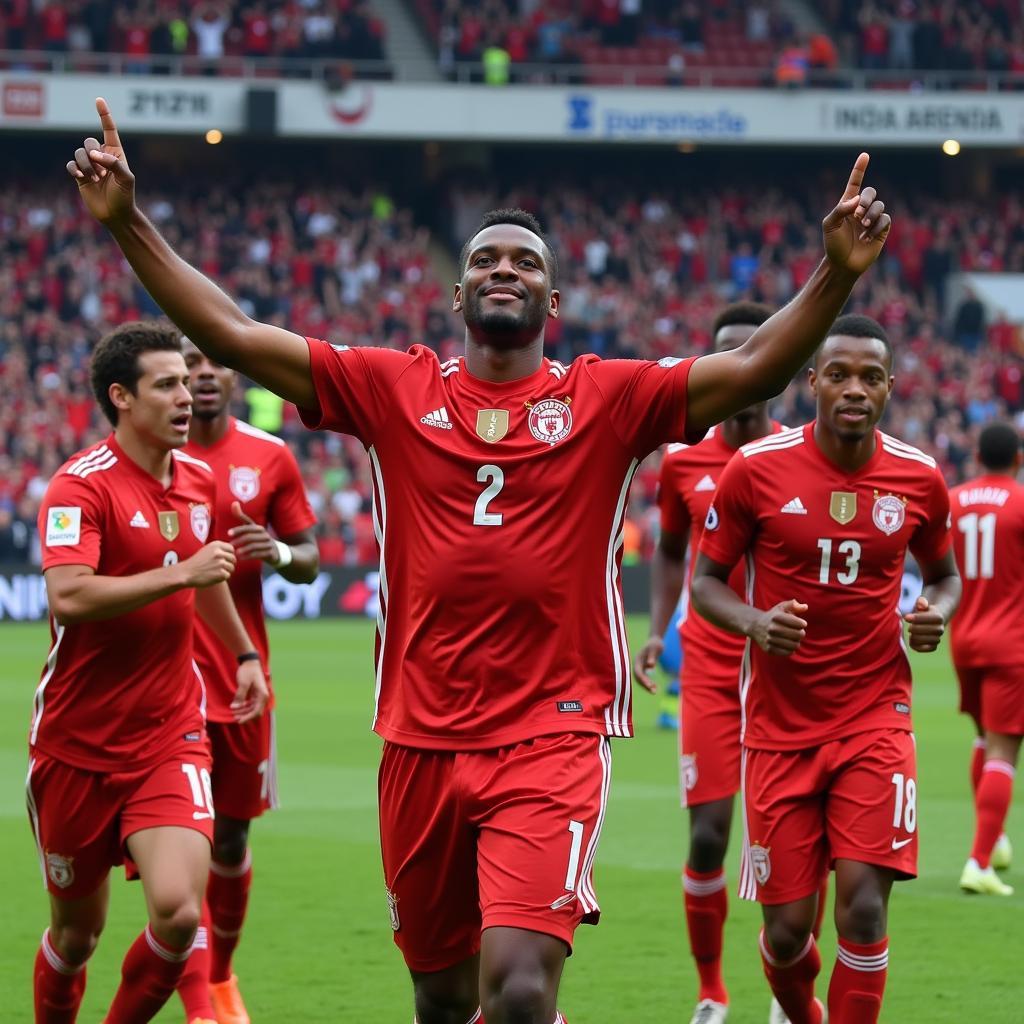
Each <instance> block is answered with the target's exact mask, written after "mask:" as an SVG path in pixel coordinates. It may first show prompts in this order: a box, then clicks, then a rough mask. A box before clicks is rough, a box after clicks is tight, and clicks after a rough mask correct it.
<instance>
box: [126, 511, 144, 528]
mask: <svg viewBox="0 0 1024 1024" xmlns="http://www.w3.org/2000/svg"><path fill="white" fill-rule="evenodd" d="M128 525H129V526H134V527H135V528H136V529H138V530H148V529H149V523H148V522H147V521H146V517H145V516H144V515H143V514H142V509H139V510H138V511H137V512H136V513H135V515H133V516H132V521H131V522H130V523H129V524H128Z"/></svg>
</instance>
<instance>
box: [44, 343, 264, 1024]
mask: <svg viewBox="0 0 1024 1024" xmlns="http://www.w3.org/2000/svg"><path fill="white" fill-rule="evenodd" d="M91 372H92V387H93V391H94V393H95V395H96V399H97V401H98V402H99V404H100V406H101V408H102V409H103V412H104V413H105V414H106V416H107V418H108V419H109V420H110V422H111V423H112V424H113V426H114V430H113V433H112V434H111V435H110V436H109V437H108V438H107V439H106V440H105V441H103V442H101V443H100V444H97V445H93V446H92V447H91V448H88V449H86V450H84V451H82V452H79V453H78V454H77V455H75V456H73V457H72V458H71V459H70V460H69V461H68V462H66V463H65V464H64V465H63V466H62V467H61V468H60V469H59V470H58V471H57V474H56V475H55V476H54V478H53V480H52V481H51V482H50V486H49V487H48V489H47V491H46V495H45V497H44V498H43V502H42V505H41V507H40V512H39V534H40V538H41V541H42V547H43V571H44V575H45V578H46V592H47V597H48V599H49V604H50V625H51V631H52V635H53V646H52V647H51V649H50V654H49V657H48V658H47V660H46V667H45V669H44V671H43V675H42V679H41V681H40V683H39V687H38V689H37V690H36V696H35V704H34V709H33V716H32V725H31V732H30V736H29V750H30V761H29V772H28V781H27V797H28V810H29V817H30V819H31V823H32V828H33V831H34V833H35V838H36V843H37V845H38V848H39V862H40V866H41V868H42V870H43V876H44V878H45V881H46V886H47V889H48V890H49V893H50V927H49V928H48V929H47V931H46V932H45V933H44V934H43V941H42V945H41V947H40V950H39V952H38V954H37V956H36V962H35V972H34V987H35V1019H36V1024H69V1022H72V1021H74V1020H75V1018H76V1016H77V1013H78V1007H79V1004H80V1003H81V1000H82V994H83V992H84V991H85V965H86V961H87V960H88V959H89V956H90V955H91V953H92V951H93V949H94V948H95V946H96V942H97V940H98V939H99V935H100V932H101V931H102V930H103V923H104V919H105V917H106V910H107V901H108V896H109V889H110V887H109V880H108V875H109V872H110V868H111V867H112V866H113V865H115V864H120V863H122V862H124V863H125V864H126V868H127V871H128V873H129V875H133V874H137V875H138V877H140V878H141V879H142V887H143V889H144V891H145V894H146V905H147V908H148V910H149V924H148V925H147V927H146V929H145V931H144V932H143V933H142V934H141V935H140V936H139V937H138V939H137V940H136V941H135V943H134V945H132V947H131V948H130V949H129V950H128V954H127V956H126V957H125V960H124V966H123V968H122V978H121V986H120V988H119V989H118V991H117V994H116V996H115V997H114V1001H113V1003H112V1004H111V1007H110V1009H109V1011H108V1012H107V1016H106V1018H105V1021H106V1024H140V1022H143V1021H148V1020H150V1019H151V1018H152V1017H153V1016H155V1015H156V1013H157V1011H158V1010H159V1009H160V1007H161V1006H163V1004H164V1003H165V1002H166V1001H167V999H168V997H169V996H170V995H171V993H172V992H173V991H174V988H175V985H176V984H177V982H178V979H179V978H180V976H181V973H182V971H183V969H184V967H185V962H186V960H187V958H188V956H189V950H190V948H191V946H192V940H193V936H194V935H195V933H196V928H197V925H198V922H199V914H200V904H201V902H202V898H203V889H204V887H205V885H206V877H207V874H208V872H209V866H210V840H211V838H212V836H213V804H212V795H211V792H210V755H209V748H208V745H207V739H206V735H205V730H204V724H205V723H204V709H205V703H206V695H205V692H204V690H203V684H202V679H201V677H199V675H198V674H197V671H196V667H195V663H194V662H193V660H192V632H193V619H194V617H195V612H198V613H199V615H200V616H201V617H202V618H203V620H204V621H205V623H206V625H207V626H208V627H209V628H210V629H211V630H213V631H215V632H216V633H217V635H218V636H220V637H221V638H222V642H223V643H224V644H225V645H226V646H227V648H228V649H229V650H230V652H231V656H232V657H233V659H235V661H236V663H237V667H236V670H235V681H236V684H237V688H236V689H235V692H234V694H233V696H232V699H231V704H230V706H231V712H232V715H233V716H234V718H235V720H236V721H238V722H240V723H244V722H248V721H251V720H253V719H256V718H258V716H259V715H260V714H261V713H262V711H263V707H264V704H265V703H266V698H267V688H266V682H265V680H264V678H263V673H262V670H261V667H260V657H259V654H258V653H256V651H255V650H254V649H253V645H252V643H251V642H250V640H249V637H248V635H247V634H246V631H245V628H244V626H243V625H242V622H241V620H240V619H239V617H238V614H237V612H236V611H235V608H234V605H233V604H232V602H231V596H230V592H229V590H228V587H227V585H226V580H227V579H228V577H229V576H230V575H231V572H232V570H233V569H234V567H235V561H236V555H235V552H234V549H233V548H232V546H231V545H230V544H228V543H225V542H224V541H219V540H211V539H210V533H211V530H212V529H213V524H214V514H215V490H214V481H213V475H212V473H211V472H210V469H209V467H208V466H207V465H206V464H205V463H203V462H200V461H198V460H197V459H194V458H192V457H191V456H189V455H185V454H184V453H183V452H182V451H180V449H181V448H182V447H183V446H184V444H185V442H186V441H187V440H188V429H189V419H190V413H191V408H192V396H191V395H190V394H189V390H188V370H187V368H186V367H185V360H184V359H183V358H182V354H181V343H180V340H179V335H178V332H177V331H175V330H173V329H172V328H170V327H162V326H159V325H156V324H145V323H133V324H125V325H124V326H123V327H120V328H118V329H117V330H115V331H113V332H112V333H111V334H109V335H107V336H106V337H105V338H104V339H103V340H102V341H101V342H100V343H99V344H98V345H97V346H96V350H95V351H94V353H93V357H92V371H91Z"/></svg>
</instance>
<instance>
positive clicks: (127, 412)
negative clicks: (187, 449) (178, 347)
mask: <svg viewBox="0 0 1024 1024" xmlns="http://www.w3.org/2000/svg"><path fill="white" fill-rule="evenodd" d="M139 369H140V370H141V371H142V372H141V375H140V376H139V380H138V383H137V384H136V385H135V390H134V391H130V390H129V389H128V388H126V387H125V386H124V385H123V384H114V385H112V386H111V389H110V398H111V400H112V401H113V403H114V405H115V406H116V407H117V410H118V421H117V427H118V430H120V429H122V428H126V429H129V430H131V431H132V432H133V433H134V434H135V435H136V436H137V437H138V438H139V439H140V440H142V441H143V442H145V443H146V444H150V445H152V446H153V447H155V448H164V449H167V450H170V449H171V448H181V447H182V446H183V445H184V444H185V443H186V442H187V441H188V425H189V422H190V421H191V419H192V393H191V392H190V391H189V389H188V367H186V366H185V360H184V358H183V357H182V355H181V353H180V352H160V351H153V352H143V353H142V354H141V355H140V356H139Z"/></svg>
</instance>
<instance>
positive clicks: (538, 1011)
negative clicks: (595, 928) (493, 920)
mask: <svg viewBox="0 0 1024 1024" xmlns="http://www.w3.org/2000/svg"><path fill="white" fill-rule="evenodd" d="M566 952H567V950H566V946H565V943H564V942H562V941H561V940H560V939H556V938H555V937H554V936H551V935H543V934H541V933H539V932H532V931H527V930H525V929H522V928H508V927H497V928H488V929H486V930H485V932H484V938H483V948H482V950H481V958H480V963H481V967H480V1005H481V1007H482V1008H483V1016H484V1020H486V1021H487V1022H488V1024H548V1022H550V1021H553V1020H554V1019H555V1017H556V1015H557V1013H558V1010H557V1007H556V1000H557V997H558V981H559V979H560V978H561V975H562V967H563V965H564V964H565V956H566Z"/></svg>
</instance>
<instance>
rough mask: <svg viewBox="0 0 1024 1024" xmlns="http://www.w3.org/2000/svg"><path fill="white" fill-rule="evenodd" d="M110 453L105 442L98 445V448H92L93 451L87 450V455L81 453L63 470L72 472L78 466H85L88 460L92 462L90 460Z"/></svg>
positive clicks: (104, 456)
mask: <svg viewBox="0 0 1024 1024" xmlns="http://www.w3.org/2000/svg"><path fill="white" fill-rule="evenodd" d="M111 454H112V452H111V451H110V449H109V448H108V447H107V446H106V445H105V444H104V445H100V447H99V448H96V449H94V450H93V451H91V452H89V453H88V454H87V455H82V456H81V457H80V458H77V459H75V461H74V462H72V463H71V465H70V466H68V468H67V469H66V470H65V471H64V472H65V473H74V472H75V471H76V470H78V469H79V468H80V467H82V466H85V465H87V464H88V463H90V462H92V461H94V460H96V459H103V458H106V456H108V455H111Z"/></svg>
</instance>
